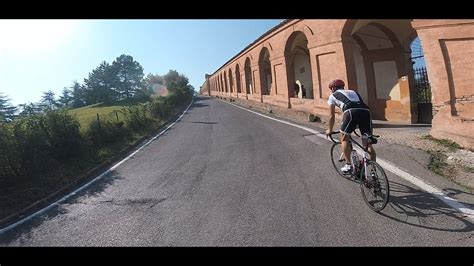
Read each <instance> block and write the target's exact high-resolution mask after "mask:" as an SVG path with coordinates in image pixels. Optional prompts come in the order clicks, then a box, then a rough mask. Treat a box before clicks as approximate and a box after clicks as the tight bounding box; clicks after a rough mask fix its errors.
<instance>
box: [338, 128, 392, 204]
mask: <svg viewBox="0 0 474 266" xmlns="http://www.w3.org/2000/svg"><path fill="white" fill-rule="evenodd" d="M354 133H355V132H354ZM335 134H340V132H331V133H330V134H329V138H330V139H331V140H332V142H334V144H333V145H332V147H331V160H332V164H333V166H334V169H336V171H337V172H338V173H339V175H341V176H342V177H344V178H347V179H352V180H354V181H356V182H359V184H360V190H361V192H362V196H363V198H364V201H365V203H367V205H368V206H369V207H370V208H371V209H372V210H374V211H376V212H379V211H381V210H383V209H384V208H385V206H386V205H387V203H388V201H389V197H390V187H389V183H388V179H387V175H386V174H385V171H384V170H383V168H382V167H381V166H380V165H379V164H378V163H376V162H375V161H372V160H370V158H369V154H368V145H369V144H372V145H373V144H376V143H377V138H379V137H380V136H377V135H362V134H361V135H362V137H361V139H362V141H361V142H362V144H360V143H358V142H357V141H356V140H354V139H353V138H352V134H351V135H350V140H349V147H350V149H351V156H350V160H351V161H350V164H351V166H352V167H351V171H349V172H343V171H341V167H343V166H344V165H345V164H346V160H345V158H344V154H343V153H342V149H341V142H340V141H337V140H335V139H334V138H333V137H332V136H333V135H335ZM355 134H356V135H357V136H359V137H360V136H361V135H358V134H357V133H355ZM353 144H355V145H357V146H358V147H359V148H361V149H362V150H363V156H362V157H360V156H359V155H358V154H357V151H356V150H355V149H354V147H353Z"/></svg>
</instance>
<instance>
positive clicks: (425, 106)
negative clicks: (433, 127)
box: [413, 67, 433, 124]
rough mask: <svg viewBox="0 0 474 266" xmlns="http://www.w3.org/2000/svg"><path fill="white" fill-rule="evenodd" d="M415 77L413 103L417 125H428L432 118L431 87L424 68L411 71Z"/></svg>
mask: <svg viewBox="0 0 474 266" xmlns="http://www.w3.org/2000/svg"><path fill="white" fill-rule="evenodd" d="M413 72H414V76H415V95H414V97H415V102H416V103H417V106H418V123H429V124H431V120H432V118H433V115H432V109H433V106H432V104H431V87H430V82H429V81H428V72H427V71H426V67H420V68H415V69H413Z"/></svg>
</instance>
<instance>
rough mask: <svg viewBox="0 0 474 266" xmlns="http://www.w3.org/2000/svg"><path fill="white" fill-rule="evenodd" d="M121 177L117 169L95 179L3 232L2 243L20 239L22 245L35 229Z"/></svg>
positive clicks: (65, 212)
mask: <svg viewBox="0 0 474 266" xmlns="http://www.w3.org/2000/svg"><path fill="white" fill-rule="evenodd" d="M120 179H122V177H121V176H120V175H119V174H118V173H117V172H116V171H114V170H112V171H110V172H109V173H108V174H107V175H105V176H103V177H102V178H101V179H99V180H97V181H95V182H94V183H92V184H91V185H89V186H88V187H86V188H84V189H83V190H82V191H80V192H78V193H77V194H75V195H72V196H70V197H69V198H68V199H66V200H65V201H63V202H62V203H60V204H57V205H55V206H53V207H51V208H50V209H48V210H47V211H45V212H44V213H42V214H39V215H37V216H34V217H33V218H31V219H29V220H26V221H25V222H24V223H22V224H20V225H18V226H16V227H14V228H12V229H11V230H9V231H6V232H4V233H3V234H1V235H0V245H2V246H4V245H8V244H9V243H10V242H12V241H19V243H16V244H19V245H21V244H22V242H26V241H28V239H30V238H31V237H32V236H33V235H34V233H35V231H36V230H38V229H39V228H40V227H41V225H42V224H43V223H44V222H47V221H51V220H54V219H57V218H58V217H59V216H61V215H67V214H68V213H69V210H68V207H69V206H70V205H74V204H88V203H87V202H88V200H89V199H90V198H93V197H96V196H99V195H100V194H101V193H102V192H103V191H104V190H105V189H106V188H107V187H109V186H111V185H112V184H113V183H114V182H115V181H117V180H120Z"/></svg>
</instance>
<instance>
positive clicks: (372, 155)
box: [367, 144, 377, 162]
mask: <svg viewBox="0 0 474 266" xmlns="http://www.w3.org/2000/svg"><path fill="white" fill-rule="evenodd" d="M367 150H368V152H369V155H370V160H372V161H374V162H375V161H376V159H377V154H376V153H375V149H374V147H372V144H369V145H367Z"/></svg>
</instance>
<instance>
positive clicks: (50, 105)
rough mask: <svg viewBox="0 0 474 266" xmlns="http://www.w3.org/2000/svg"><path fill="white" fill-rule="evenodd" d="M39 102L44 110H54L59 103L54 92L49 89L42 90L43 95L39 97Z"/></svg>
mask: <svg viewBox="0 0 474 266" xmlns="http://www.w3.org/2000/svg"><path fill="white" fill-rule="evenodd" d="M40 104H41V106H42V107H43V109H45V110H54V109H56V108H57V107H58V105H59V104H58V102H57V101H56V99H55V94H54V92H53V91H51V90H49V91H45V92H43V96H42V97H41V101H40Z"/></svg>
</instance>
